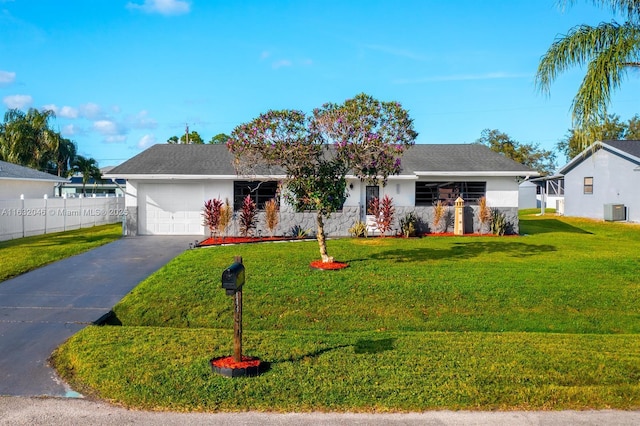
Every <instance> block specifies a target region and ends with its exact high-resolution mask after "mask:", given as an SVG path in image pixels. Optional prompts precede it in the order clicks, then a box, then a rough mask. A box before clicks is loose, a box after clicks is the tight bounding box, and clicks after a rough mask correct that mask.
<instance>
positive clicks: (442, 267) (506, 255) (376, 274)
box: [54, 215, 640, 411]
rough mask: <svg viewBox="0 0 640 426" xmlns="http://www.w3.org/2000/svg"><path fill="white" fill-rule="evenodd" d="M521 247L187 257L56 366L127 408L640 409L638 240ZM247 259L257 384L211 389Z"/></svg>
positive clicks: (269, 247)
mask: <svg viewBox="0 0 640 426" xmlns="http://www.w3.org/2000/svg"><path fill="white" fill-rule="evenodd" d="M520 226H521V232H523V234H526V236H522V237H504V238H495V237H455V238H430V237H426V238H422V239H393V238H369V239H342V240H333V241H330V242H329V251H330V254H331V255H333V256H335V257H336V259H337V260H340V261H346V262H348V263H349V264H350V267H349V268H347V269H345V270H341V271H317V270H312V269H310V268H309V267H308V265H309V262H310V261H311V260H315V259H316V258H317V257H318V253H317V245H316V244H315V243H314V242H301V243H280V244H256V245H247V246H229V247H215V248H207V249H198V250H190V251H188V252H185V253H184V254H183V255H181V256H179V257H178V258H176V259H174V260H173V261H172V262H170V263H169V264H168V265H167V266H165V267H164V268H163V269H161V270H160V271H158V272H157V273H156V274H155V275H153V276H151V277H150V278H149V279H147V280H146V281H145V282H143V283H142V284H141V285H139V286H138V287H137V288H136V289H134V290H133V291H132V292H131V293H130V294H129V295H128V296H127V297H125V298H124V299H123V300H122V301H121V302H120V303H119V304H118V305H117V306H116V307H115V308H114V311H115V314H116V317H117V322H119V323H121V324H122V326H121V327H88V328H86V329H85V330H83V331H82V332H80V333H78V334H77V335H75V336H74V337H73V338H72V339H70V340H69V341H68V342H67V343H66V344H65V345H63V346H62V347H61V348H59V349H58V350H57V352H56V354H55V356H54V362H55V364H56V365H57V367H58V369H59V371H60V373H61V374H62V375H63V377H65V378H66V379H67V380H69V381H71V382H72V383H73V384H74V386H76V387H77V388H78V389H81V390H82V391H83V392H86V393H87V394H89V395H94V396H96V397H99V398H104V399H106V400H109V401H113V402H117V403H120V404H123V405H126V406H130V407H137V408H146V409H158V410H177V411H187V410H196V411H216V410H275V411H311V410H321V411H420V410H425V409H442V408H450V409H567V408H572V409H586V408H623V409H629V408H637V407H639V406H640V321H639V320H640V305H639V303H638V302H639V301H640V279H639V278H638V277H637V271H638V270H640V260H639V258H638V255H637V253H638V252H639V249H640V228H638V227H634V226H630V225H625V224H617V223H598V222H594V221H589V220H580V219H571V218H561V217H555V216H549V215H547V216H535V215H527V216H523V217H522V218H521V223H520ZM234 255H242V256H243V258H244V263H245V267H246V271H247V283H246V284H245V289H244V327H245V340H244V347H245V351H244V352H245V353H246V354H247V355H254V356H259V357H260V358H261V359H263V360H265V361H267V362H269V363H271V368H270V370H269V371H267V372H266V373H265V374H263V375H262V376H259V377H256V378H250V379H233V380H230V379H227V378H223V377H219V376H216V375H213V374H212V373H211V371H210V368H209V366H208V364H207V360H208V359H210V358H213V357H217V356H224V355H229V354H231V353H232V338H231V329H232V312H231V311H232V299H231V298H230V297H228V296H226V295H225V294H224V291H223V290H222V289H221V288H220V276H221V273H222V270H224V268H225V267H226V266H228V265H229V264H230V263H231V262H232V260H233V256H234Z"/></svg>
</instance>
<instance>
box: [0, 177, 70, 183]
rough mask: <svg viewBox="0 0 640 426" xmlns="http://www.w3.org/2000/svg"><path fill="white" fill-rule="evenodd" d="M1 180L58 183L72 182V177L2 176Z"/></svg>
mask: <svg viewBox="0 0 640 426" xmlns="http://www.w3.org/2000/svg"><path fill="white" fill-rule="evenodd" d="M0 180H19V181H29V182H48V183H50V184H52V185H55V184H58V183H68V182H71V180H70V179H64V178H58V179H38V178H24V177H4V176H0Z"/></svg>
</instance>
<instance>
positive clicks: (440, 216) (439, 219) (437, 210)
mask: <svg viewBox="0 0 640 426" xmlns="http://www.w3.org/2000/svg"><path fill="white" fill-rule="evenodd" d="M433 230H434V232H436V233H442V232H445V231H446V230H447V206H446V205H445V204H444V203H443V202H442V201H441V200H438V202H437V203H436V204H435V205H434V206H433Z"/></svg>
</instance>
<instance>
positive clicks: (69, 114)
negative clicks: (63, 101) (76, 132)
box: [57, 106, 78, 118]
mask: <svg viewBox="0 0 640 426" xmlns="http://www.w3.org/2000/svg"><path fill="white" fill-rule="evenodd" d="M57 115H58V116H59V117H63V118H78V110H77V109H76V108H73V107H70V106H63V107H62V108H60V111H59V112H58V113H57Z"/></svg>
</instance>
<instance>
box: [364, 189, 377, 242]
mask: <svg viewBox="0 0 640 426" xmlns="http://www.w3.org/2000/svg"><path fill="white" fill-rule="evenodd" d="M374 198H380V187H379V186H377V185H376V186H367V189H366V196H365V203H366V204H365V211H366V213H367V214H366V220H365V223H366V224H367V232H368V233H369V234H373V233H374V232H375V230H376V222H375V220H374V219H375V218H374V216H373V214H372V213H371V208H370V205H371V200H373V199H374Z"/></svg>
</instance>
